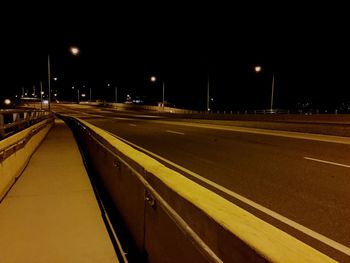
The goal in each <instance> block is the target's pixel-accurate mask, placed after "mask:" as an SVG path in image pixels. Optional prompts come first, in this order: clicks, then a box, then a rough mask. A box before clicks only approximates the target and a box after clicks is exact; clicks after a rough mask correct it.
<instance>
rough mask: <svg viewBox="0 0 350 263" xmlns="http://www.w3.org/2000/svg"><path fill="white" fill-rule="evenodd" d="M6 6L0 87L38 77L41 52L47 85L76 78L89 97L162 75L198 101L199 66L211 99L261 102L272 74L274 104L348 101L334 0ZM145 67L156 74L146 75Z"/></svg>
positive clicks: (340, 14)
mask: <svg viewBox="0 0 350 263" xmlns="http://www.w3.org/2000/svg"><path fill="white" fill-rule="evenodd" d="M175 3H177V4H175ZM214 3H215V4H214ZM33 10H34V11H33ZM8 11H9V12H8V14H7V17H5V18H2V19H3V21H1V22H2V27H3V30H2V33H1V34H2V37H1V41H2V44H1V45H2V46H3V47H2V48H1V53H2V54H1V57H2V58H1V62H0V63H1V68H2V73H1V81H0V87H1V91H0V92H1V94H14V93H20V91H21V89H22V87H24V88H25V89H28V90H30V89H31V87H32V86H33V85H36V87H38V85H39V84H38V83H39V81H40V80H41V79H46V78H47V76H46V74H47V73H46V70H47V54H50V57H51V62H52V63H51V64H52V75H53V76H57V77H58V78H59V81H58V82H57V83H54V84H53V85H56V88H57V89H61V90H62V91H64V92H65V93H63V94H65V96H68V95H70V94H68V93H69V92H71V91H69V89H70V87H71V86H72V85H76V86H79V85H80V86H82V85H85V86H86V87H91V89H92V92H93V94H94V97H95V98H107V99H113V97H112V96H111V95H112V93H111V91H108V90H107V89H106V86H107V83H111V84H112V86H117V87H118V93H119V95H120V100H122V99H124V98H125V96H126V94H131V95H132V96H136V95H143V96H148V97H153V98H154V97H158V98H156V99H160V97H161V82H162V81H164V82H165V92H166V99H167V100H169V102H172V103H174V104H177V106H181V107H192V108H200V109H204V108H205V105H206V91H207V88H206V85H207V79H208V75H209V78H210V90H211V97H213V98H214V103H213V105H212V106H213V107H215V108H217V109H227V110H230V109H263V108H268V107H269V103H270V95H271V81H272V74H274V75H275V107H278V108H292V107H295V106H296V105H297V103H298V102H311V103H312V104H313V105H315V107H324V108H327V107H333V106H334V105H335V104H339V103H341V102H345V101H350V91H349V90H350V81H349V78H348V75H349V73H348V72H349V70H350V69H349V62H348V61H349V58H350V56H349V47H350V43H349V42H350V41H349V40H348V38H349V37H348V35H347V34H348V32H349V30H348V28H349V27H348V25H349V24H350V21H348V20H349V18H348V15H347V14H346V13H345V11H346V9H345V7H344V6H336V5H335V4H334V5H333V6H329V5H327V6H326V5H324V6H321V4H317V5H310V6H305V5H299V4H286V3H284V4H283V5H276V4H274V5H271V6H264V5H263V4H259V5H257V4H256V3H248V4H246V6H237V5H234V4H232V5H220V4H218V3H217V2H213V3H210V2H209V3H206V4H203V3H201V2H198V3H196V4H191V5H189V4H188V3H187V4H183V3H180V2H174V3H173V4H167V5H166V6H164V4H163V5H160V4H159V3H156V2H152V1H150V2H147V3H144V4H142V5H140V4H137V3H134V6H133V5H132V4H130V5H129V6H125V5H124V6H122V5H116V4H114V5H102V4H100V3H94V4H93V5H92V4H91V6H87V4H86V3H85V4H83V5H76V6H72V5H71V4H69V3H66V4H64V3H62V2H60V3H57V5H54V4H52V5H51V6H45V7H41V9H39V8H38V7H35V8H34V7H33V6H22V8H21V9H20V10H18V9H17V8H15V7H14V8H13V9H11V10H10V9H9V10H8ZM4 12H5V13H6V10H4ZM71 45H76V46H78V47H79V48H80V49H81V54H80V56H79V57H72V56H71V55H70V54H69V52H68V48H69V47H70V46H71ZM255 65H261V66H262V68H263V70H262V72H261V73H260V74H256V73H255V72H254V66H255ZM151 75H156V76H157V77H158V79H159V82H157V83H156V84H152V83H150V82H149V77H150V76H151ZM44 84H45V85H46V83H44ZM68 91H69V92H68ZM108 96H109V97H108Z"/></svg>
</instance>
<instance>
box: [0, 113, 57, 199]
mask: <svg viewBox="0 0 350 263" xmlns="http://www.w3.org/2000/svg"><path fill="white" fill-rule="evenodd" d="M52 125H53V118H51V119H46V120H44V121H41V122H39V123H37V124H34V125H33V126H30V127H29V128H27V129H25V130H22V131H20V132H18V133H16V134H13V135H12V136H10V137H8V138H6V139H3V140H1V141H0V200H1V199H2V198H3V197H4V196H5V194H6V193H7V192H8V190H9V189H10V188H11V186H12V185H13V183H14V182H15V181H16V178H17V177H18V176H20V174H21V173H22V171H23V170H24V168H25V167H26V165H27V163H28V161H29V159H30V157H31V156H32V154H33V153H34V151H35V150H36V148H37V147H38V146H39V144H40V143H41V141H42V140H43V139H44V138H45V136H46V134H47V133H48V132H49V130H50V129H51V127H52Z"/></svg>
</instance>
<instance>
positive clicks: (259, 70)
mask: <svg viewBox="0 0 350 263" xmlns="http://www.w3.org/2000/svg"><path fill="white" fill-rule="evenodd" d="M254 70H255V72H256V73H260V72H261V70H262V68H261V66H255V67H254ZM274 92H275V74H274V73H272V85H271V100H270V110H271V111H272V109H273V95H274Z"/></svg>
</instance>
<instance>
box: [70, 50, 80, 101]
mask: <svg viewBox="0 0 350 263" xmlns="http://www.w3.org/2000/svg"><path fill="white" fill-rule="evenodd" d="M69 50H70V52H71V53H72V55H73V56H78V55H79V53H80V49H79V48H77V47H70V49H69ZM77 93H78V104H79V103H80V94H79V86H78V85H77Z"/></svg>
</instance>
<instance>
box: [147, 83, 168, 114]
mask: <svg viewBox="0 0 350 263" xmlns="http://www.w3.org/2000/svg"><path fill="white" fill-rule="evenodd" d="M150 80H151V82H156V81H157V78H156V77H155V76H151V78H150ZM164 101H165V85H164V81H163V82H162V109H163V110H164Z"/></svg>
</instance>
